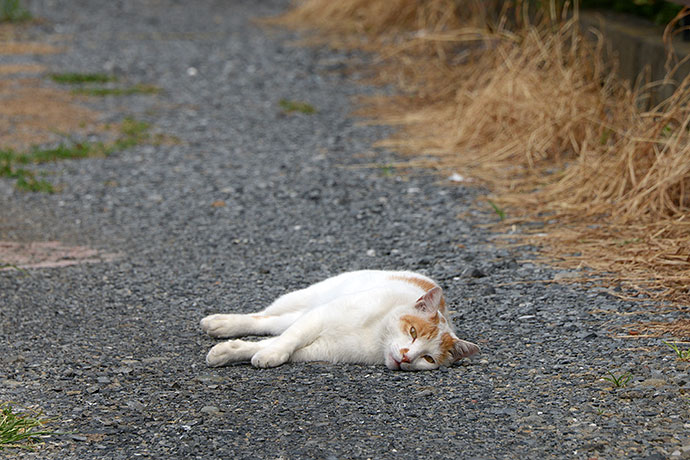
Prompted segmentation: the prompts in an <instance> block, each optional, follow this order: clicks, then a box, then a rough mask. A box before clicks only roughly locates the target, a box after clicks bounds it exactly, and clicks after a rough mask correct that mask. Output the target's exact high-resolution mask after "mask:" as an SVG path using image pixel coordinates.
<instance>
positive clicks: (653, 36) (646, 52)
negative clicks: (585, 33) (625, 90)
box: [580, 11, 690, 101]
mask: <svg viewBox="0 0 690 460" xmlns="http://www.w3.org/2000/svg"><path fill="white" fill-rule="evenodd" d="M580 19H581V23H582V26H583V27H584V28H585V29H588V28H590V27H594V28H596V29H598V30H600V31H602V32H603V33H604V36H605V37H606V41H607V48H608V49H609V50H610V52H611V53H612V54H613V57H614V58H617V59H618V62H619V65H620V68H619V74H620V75H621V76H622V77H623V78H626V79H628V80H630V81H631V82H635V80H636V79H637V78H638V76H640V75H644V76H649V77H651V81H660V80H663V79H664V77H665V76H666V74H667V72H666V67H665V64H666V58H667V47H666V46H665V44H664V42H663V33H664V28H663V27H660V26H655V25H654V24H652V23H650V22H648V21H645V20H643V19H639V18H636V17H632V16H628V15H622V14H617V13H611V12H596V11H581V12H580ZM673 48H674V50H675V53H676V55H677V57H678V59H682V58H683V57H685V56H688V55H690V42H686V41H683V39H682V37H681V34H678V35H676V36H675V38H674V39H673ZM688 74H690V63H685V64H684V65H683V66H681V67H680V68H679V71H677V72H676V73H675V75H674V78H673V80H674V82H679V81H681V80H682V79H683V78H685V77H686V76H687V75H688ZM646 81H650V80H649V79H647V80H646ZM674 87H675V85H674V84H669V85H664V86H662V87H659V88H658V89H657V90H656V94H655V97H654V99H655V100H656V101H660V100H662V99H664V98H665V97H668V96H669V95H670V94H671V92H672V91H673V88H674Z"/></svg>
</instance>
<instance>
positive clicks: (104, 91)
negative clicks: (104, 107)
mask: <svg viewBox="0 0 690 460" xmlns="http://www.w3.org/2000/svg"><path fill="white" fill-rule="evenodd" d="M159 92H160V88H159V87H157V86H153V85H144V84H136V85H134V86H128V87H126V88H101V87H96V88H91V87H84V88H75V89H73V90H72V93H74V94H83V95H86V96H101V97H105V96H130V95H132V94H156V93H159Z"/></svg>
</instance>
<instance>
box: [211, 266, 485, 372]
mask: <svg viewBox="0 0 690 460" xmlns="http://www.w3.org/2000/svg"><path fill="white" fill-rule="evenodd" d="M409 278H417V279H422V280H426V281H428V282H429V283H433V281H432V280H430V279H429V278H427V277H425V276H423V275H420V274H417V273H412V272H391V271H374V270H365V271H355V272H347V273H344V274H342V275H339V276H335V277H333V278H329V279H327V280H324V281H321V282H319V283H316V284H314V285H312V286H310V287H308V288H306V289H302V290H299V291H295V292H291V293H288V294H285V295H283V296H281V297H279V298H278V299H277V300H275V301H274V302H273V303H272V304H271V305H270V306H268V307H267V308H265V309H264V310H261V311H259V312H257V313H252V314H244V315H243V314H228V315H224V314H218V315H210V316H207V317H206V318H204V319H202V320H201V327H202V329H203V330H204V331H205V332H207V333H208V334H210V335H211V336H214V337H241V336H246V335H272V336H276V337H273V338H269V339H266V340H261V341H254V342H250V341H244V340H230V341H227V342H222V343H219V344H218V345H216V346H215V347H213V348H212V349H211V350H210V351H209V353H208V355H207V357H206V362H207V363H208V365H209V366H223V365H225V364H228V363H230V362H236V361H248V360H249V361H251V363H252V365H254V366H256V367H275V366H280V365H281V364H283V363H285V362H287V361H293V362H304V361H330V362H334V363H338V362H352V363H365V364H386V366H388V367H389V368H391V369H402V370H419V369H434V368H437V367H438V366H439V365H441V364H447V363H446V362H444V361H443V359H445V358H440V357H439V358H438V359H437V361H438V362H436V363H429V362H427V361H426V360H425V359H424V358H423V356H424V355H432V356H438V355H439V350H440V340H425V339H423V338H421V337H419V338H417V339H416V340H414V339H412V338H411V336H410V334H409V332H408V331H403V330H401V326H400V324H401V323H400V317H401V316H403V315H416V316H424V315H427V316H432V314H436V312H437V310H438V304H436V305H435V306H433V308H432V311H430V312H420V310H419V305H417V307H416V306H415V305H416V304H417V302H418V301H419V300H420V297H422V296H425V294H427V293H425V291H424V289H422V288H421V287H419V286H418V285H417V284H415V283H410V282H408V281H406V279H409ZM434 284H435V283H434ZM429 292H431V291H429ZM426 297H429V298H431V297H430V296H428V295H427V296H426ZM440 297H441V296H440V289H437V295H436V297H435V298H433V299H432V301H436V303H438V300H439V299H440ZM430 302H431V301H430ZM432 303H433V302H432ZM443 313H445V312H443ZM439 314H441V312H439ZM444 318H445V319H446V321H441V322H440V323H439V325H438V327H439V329H441V330H442V332H448V333H450V334H451V335H452V336H453V337H454V338H456V337H455V334H454V332H453V330H452V326H451V323H450V321H449V320H448V318H447V316H444ZM460 342H462V343H463V344H466V346H467V347H468V352H467V353H464V355H465V356H469V355H471V354H473V353H475V352H476V351H478V347H476V345H474V344H471V343H469V342H464V341H459V339H458V343H460ZM405 348H407V349H409V351H407V353H406V355H405V356H406V357H403V354H402V352H401V350H404V349H405ZM406 360H409V362H402V361H406Z"/></svg>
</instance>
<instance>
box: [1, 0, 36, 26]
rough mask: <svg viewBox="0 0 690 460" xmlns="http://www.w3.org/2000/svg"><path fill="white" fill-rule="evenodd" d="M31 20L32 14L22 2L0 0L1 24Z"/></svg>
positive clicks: (18, 0)
mask: <svg viewBox="0 0 690 460" xmlns="http://www.w3.org/2000/svg"><path fill="white" fill-rule="evenodd" d="M29 19H31V13H29V11H28V10H27V9H26V8H24V7H22V4H21V1H20V0H0V22H21V21H28V20H29Z"/></svg>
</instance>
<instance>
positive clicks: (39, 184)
mask: <svg viewBox="0 0 690 460" xmlns="http://www.w3.org/2000/svg"><path fill="white" fill-rule="evenodd" d="M150 128H151V125H150V124H149V123H146V122H143V121H138V120H135V119H133V118H125V119H124V120H123V121H122V123H121V124H120V126H119V135H118V137H117V138H116V139H115V140H114V141H112V142H108V143H104V142H77V143H73V144H60V145H58V146H57V147H53V148H38V147H36V148H34V149H32V150H30V151H28V152H24V153H19V152H15V151H14V150H12V149H5V150H2V149H0V177H8V178H10V179H15V180H16V182H15V186H16V187H17V188H18V189H20V190H25V191H28V192H43V193H54V192H55V188H54V186H53V185H52V184H51V183H50V182H48V181H45V180H43V179H39V178H38V177H37V174H36V172H34V171H32V170H31V169H27V166H28V165H36V164H42V163H48V162H54V161H59V160H68V159H78V158H90V157H106V156H108V155H110V154H111V153H113V152H117V151H120V150H125V149H128V148H130V147H134V146H135V145H138V144H142V143H145V142H151V141H152V142H161V141H162V138H161V137H160V136H152V135H151V134H150V133H149V129H150Z"/></svg>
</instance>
